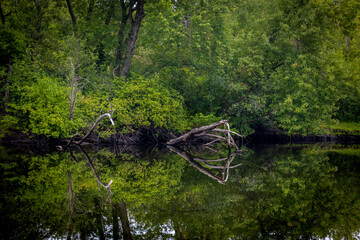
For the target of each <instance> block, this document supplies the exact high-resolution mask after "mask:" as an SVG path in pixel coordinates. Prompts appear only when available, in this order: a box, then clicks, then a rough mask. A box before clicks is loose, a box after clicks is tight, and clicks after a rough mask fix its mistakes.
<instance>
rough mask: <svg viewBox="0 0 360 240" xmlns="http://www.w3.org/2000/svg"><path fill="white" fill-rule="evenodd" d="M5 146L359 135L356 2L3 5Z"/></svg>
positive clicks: (48, 0)
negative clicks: (218, 124)
mask: <svg viewBox="0 0 360 240" xmlns="http://www.w3.org/2000/svg"><path fill="white" fill-rule="evenodd" d="M0 14H1V23H0V81H1V83H0V88H1V96H2V97H1V98H0V99H1V103H0V104H1V118H0V137H6V136H11V135H18V134H25V135H27V136H46V137H52V138H69V137H71V136H72V135H73V134H74V133H76V132H81V131H83V132H85V131H87V130H88V129H89V127H90V126H91V125H92V124H93V123H94V121H95V120H96V119H97V117H98V116H99V115H100V114H102V113H106V112H108V111H110V110H113V119H114V122H115V128H114V127H113V126H112V125H111V124H110V122H109V121H108V120H107V119H106V120H105V121H102V122H101V124H100V125H99V128H98V134H100V135H101V136H109V135H111V134H114V133H115V132H116V133H118V134H124V133H128V132H131V131H134V130H137V129H151V131H153V132H154V134H157V133H158V132H159V131H169V132H173V133H179V132H183V131H185V130H187V129H190V128H193V127H197V126H201V125H204V124H209V123H212V122H215V121H218V120H220V119H229V121H230V122H231V124H232V127H233V128H235V129H236V130H237V131H239V133H241V134H243V135H245V136H246V135H248V134H251V133H253V132H254V131H257V130H259V131H264V130H266V131H275V132H281V133H286V134H303V135H306V134H323V133H328V132H327V131H329V130H328V127H327V126H331V125H334V124H338V123H354V124H355V125H356V124H359V122H360V2H359V1H358V0H273V1H269V0H234V1H225V0H192V1H186V0H183V1H181V0H0Z"/></svg>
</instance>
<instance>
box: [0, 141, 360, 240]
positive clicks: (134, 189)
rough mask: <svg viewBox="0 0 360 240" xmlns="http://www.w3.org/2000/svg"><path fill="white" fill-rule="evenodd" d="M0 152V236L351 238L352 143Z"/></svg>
mask: <svg viewBox="0 0 360 240" xmlns="http://www.w3.org/2000/svg"><path fill="white" fill-rule="evenodd" d="M0 159H1V161H0V163H1V166H0V169H1V183H0V185H1V203H0V204H1V205H0V209H1V210H0V214H1V235H0V238H1V239H359V232H360V147H359V145H348V146H346V145H281V146H261V147H260V146H257V147H255V148H248V149H246V150H244V151H243V152H242V153H241V154H233V155H229V156H228V155H227V154H226V151H220V152H214V151H208V152H206V151H204V150H195V149H190V150H189V149H188V150H186V151H185V150H181V149H167V148H160V149H159V148H153V149H148V150H146V151H140V150H138V149H135V148H124V149H119V148H117V149H110V148H85V149H83V148H72V149H67V150H64V151H58V152H51V153H42V152H38V150H28V151H23V153H19V150H18V149H10V148H5V147H0Z"/></svg>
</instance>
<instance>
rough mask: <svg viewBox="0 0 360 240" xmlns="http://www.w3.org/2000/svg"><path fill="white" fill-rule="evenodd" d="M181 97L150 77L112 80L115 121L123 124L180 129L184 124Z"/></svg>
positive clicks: (119, 126) (122, 125)
mask: <svg viewBox="0 0 360 240" xmlns="http://www.w3.org/2000/svg"><path fill="white" fill-rule="evenodd" d="M182 101H183V100H182V98H181V97H180V96H179V95H178V94H176V93H175V92H171V91H169V90H167V89H166V88H164V87H162V86H161V85H159V84H157V83H156V81H155V80H153V79H144V78H142V77H134V78H131V79H128V80H127V81H126V82H123V81H122V80H120V79H116V80H115V81H114V98H113V100H112V104H113V105H114V106H113V107H114V109H116V111H115V121H116V125H117V127H118V128H120V129H121V128H122V127H131V128H132V127H134V128H140V127H144V128H147V127H150V126H152V127H156V128H166V129H169V130H170V129H173V130H178V131H181V130H183V129H184V128H185V115H184V114H185V113H184V110H183V107H182Z"/></svg>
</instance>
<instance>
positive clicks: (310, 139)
mask: <svg viewBox="0 0 360 240" xmlns="http://www.w3.org/2000/svg"><path fill="white" fill-rule="evenodd" d="M359 125H360V124H359ZM327 128H328V129H329V131H328V132H329V133H328V134H322V135H315V134H311V135H306V136H303V135H299V134H294V135H289V134H284V133H279V132H270V131H261V130H260V131H256V132H255V133H254V134H251V135H249V136H247V137H246V138H244V139H243V140H241V139H238V141H239V142H242V143H244V144H249V143H251V144H268V143H270V144H287V143H315V142H335V143H360V127H359V129H357V125H356V123H354V124H341V125H340V124H339V125H333V126H327ZM175 137H176V136H175V135H174V134H172V133H171V132H169V131H167V130H165V129H145V128H142V129H137V130H135V131H133V132H131V133H128V134H121V133H116V134H113V135H111V136H109V137H107V138H104V137H100V136H99V135H97V134H92V135H91V136H89V137H88V138H87V139H86V141H84V143H83V145H89V144H91V145H151V144H164V143H166V142H167V141H169V140H170V139H172V138H175ZM68 141H69V139H56V138H50V137H45V136H39V135H35V134H31V135H27V134H23V133H21V134H17V135H11V136H7V137H5V138H2V139H0V144H3V145H31V146H36V147H45V146H47V147H50V148H51V147H53V146H57V145H62V146H64V145H66V144H67V143H68Z"/></svg>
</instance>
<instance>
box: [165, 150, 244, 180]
mask: <svg viewBox="0 0 360 240" xmlns="http://www.w3.org/2000/svg"><path fill="white" fill-rule="evenodd" d="M168 148H169V149H170V150H171V151H173V152H175V153H177V154H179V155H180V156H181V157H182V158H184V159H185V160H186V161H187V162H188V163H189V164H190V165H191V166H193V167H195V168H196V169H197V170H199V171H200V172H201V173H203V174H205V175H207V176H208V177H210V178H211V179H214V180H215V181H217V182H218V183H221V184H224V183H225V182H227V180H228V179H229V171H230V169H231V168H236V167H239V166H241V165H242V163H239V164H236V165H233V166H231V163H232V162H233V161H234V159H235V157H236V156H240V152H239V151H237V152H233V153H228V154H227V156H226V157H218V158H213V159H205V158H201V157H196V156H193V155H191V154H190V153H189V152H188V151H186V150H183V149H181V148H178V147H175V146H168ZM199 162H200V163H202V164H203V165H204V166H202V165H201V164H200V163H199ZM211 162H212V163H214V162H224V165H221V166H219V165H214V164H209V163H211ZM211 169H221V170H222V176H221V177H219V176H217V175H216V173H215V172H213V171H211Z"/></svg>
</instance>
